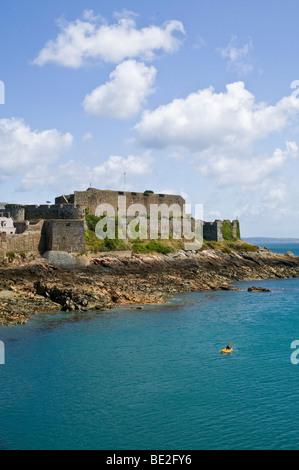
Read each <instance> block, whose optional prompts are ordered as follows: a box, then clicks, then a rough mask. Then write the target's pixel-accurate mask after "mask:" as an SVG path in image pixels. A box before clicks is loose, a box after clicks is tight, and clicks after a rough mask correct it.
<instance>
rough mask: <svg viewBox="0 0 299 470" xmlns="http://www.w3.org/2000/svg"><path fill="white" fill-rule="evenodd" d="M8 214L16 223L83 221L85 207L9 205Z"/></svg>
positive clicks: (67, 205) (68, 205)
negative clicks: (27, 221)
mask: <svg viewBox="0 0 299 470" xmlns="http://www.w3.org/2000/svg"><path fill="white" fill-rule="evenodd" d="M5 213H6V214H10V216H11V217H12V218H13V220H14V222H24V221H25V220H49V219H83V218H84V217H85V207H82V206H78V205H75V204H55V205H41V206H38V205H26V206H21V205H16V204H7V205H6V211H5Z"/></svg>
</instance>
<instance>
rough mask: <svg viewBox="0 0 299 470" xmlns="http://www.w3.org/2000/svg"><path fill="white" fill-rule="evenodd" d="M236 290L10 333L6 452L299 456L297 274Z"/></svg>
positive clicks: (4, 398) (3, 382) (43, 320)
mask: <svg viewBox="0 0 299 470" xmlns="http://www.w3.org/2000/svg"><path fill="white" fill-rule="evenodd" d="M269 248H271V249H273V250H274V249H275V250H276V251H280V252H286V251H293V252H294V254H298V255H299V245H296V246H290V245H288V246H282V245H280V246H279V247H274V246H271V247H270V246H269ZM251 285H256V286H261V287H265V288H268V289H271V290H272V293H249V292H247V288H248V287H249V286H251ZM237 286H238V287H239V288H240V289H241V291H227V292H208V293H204V292H200V293H192V294H184V295H178V296H176V297H175V298H173V299H171V300H170V301H169V303H167V304H165V305H163V306H144V307H143V309H142V310H137V309H135V308H132V307H126V308H118V309H116V310H113V311H109V312H104V313H95V312H88V313H84V314H65V313H62V312H54V313H53V312H52V313H51V314H46V315H45V314H43V315H36V316H34V317H33V318H32V320H31V321H30V322H29V323H28V324H27V325H25V326H15V327H2V328H0V340H1V341H2V342H3V343H4V346H5V365H0V422H1V426H0V450H15V449H17V450H81V449H82V450H90V449H93V450H98V449H99V450H118V451H121V450H165V449H167V450H169V451H170V450H180V451H182V450H204V449H213V450H219V449H224V450H226V449H227V450H228V449H229V450H231V449H233V450H237V449H241V450H245V449H257V450H258V449H267V450H270V449H275V450H280V449H292V450H299V406H298V384H299V365H297V362H299V361H298V360H296V359H297V358H299V352H298V355H297V353H296V351H297V350H298V346H297V349H294V348H295V347H296V343H295V341H299V308H298V306H299V279H284V280H269V281H255V282H254V283H253V282H252V281H251V282H239V283H237ZM231 341H232V346H233V349H234V351H233V353H232V354H230V355H222V354H221V352H220V351H221V349H222V348H224V347H225V346H226V345H227V344H228V343H229V342H231ZM298 344H299V343H298Z"/></svg>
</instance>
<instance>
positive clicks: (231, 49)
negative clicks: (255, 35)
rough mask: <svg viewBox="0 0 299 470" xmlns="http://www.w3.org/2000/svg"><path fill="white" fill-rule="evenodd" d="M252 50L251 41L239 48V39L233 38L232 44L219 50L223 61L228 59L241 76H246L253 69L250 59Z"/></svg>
mask: <svg viewBox="0 0 299 470" xmlns="http://www.w3.org/2000/svg"><path fill="white" fill-rule="evenodd" d="M252 49H253V44H252V40H251V39H250V40H249V42H248V43H246V44H244V45H243V46H239V45H238V39H237V37H236V36H233V37H232V38H231V40H230V43H229V44H228V45H227V46H226V47H224V48H219V49H218V52H219V54H220V55H221V57H222V58H223V59H228V61H229V65H230V66H231V67H232V68H234V70H236V71H237V72H238V73H239V74H240V75H246V74H248V73H249V72H251V70H252V69H253V65H252V63H251V58H250V52H251V51H252Z"/></svg>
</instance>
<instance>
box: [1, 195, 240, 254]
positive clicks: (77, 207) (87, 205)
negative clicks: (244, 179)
mask: <svg viewBox="0 0 299 470" xmlns="http://www.w3.org/2000/svg"><path fill="white" fill-rule="evenodd" d="M120 196H125V200H126V205H127V208H128V207H129V206H131V205H132V204H138V205H142V206H144V207H145V209H146V210H147V211H148V213H149V210H150V207H151V206H152V205H154V204H156V205H158V206H161V205H162V204H164V205H166V206H168V207H171V206H173V205H176V206H177V207H179V208H180V209H181V213H182V214H185V200H184V199H183V198H182V197H181V196H177V195H167V194H154V193H152V192H151V191H145V192H144V193H136V192H122V191H103V190H99V189H94V188H89V189H88V190H87V191H75V192H74V194H70V195H62V196H59V197H57V198H56V199H55V204H53V205H39V206H38V205H21V204H5V205H4V206H3V207H2V208H1V210H2V212H0V220H1V217H2V219H3V223H7V224H8V225H7V227H10V228H11V230H10V231H9V230H1V226H0V235H1V236H0V253H2V254H6V253H20V252H26V251H30V252H39V253H43V252H46V251H66V252H69V253H84V252H85V250H86V249H85V235H84V234H85V228H86V226H85V215H86V212H87V210H88V212H89V213H90V214H93V215H96V210H97V208H98V206H99V205H101V204H109V205H110V206H111V207H113V209H114V211H115V215H116V216H117V215H118V212H119V200H120ZM5 221H6V222H5ZM224 227H225V228H226V229H227V228H229V231H230V233H231V235H232V236H233V237H234V238H240V230H239V222H238V221H233V222H230V221H220V220H216V221H215V222H204V223H203V237H204V239H205V240H207V241H223V240H224V239H225V230H223V228H224Z"/></svg>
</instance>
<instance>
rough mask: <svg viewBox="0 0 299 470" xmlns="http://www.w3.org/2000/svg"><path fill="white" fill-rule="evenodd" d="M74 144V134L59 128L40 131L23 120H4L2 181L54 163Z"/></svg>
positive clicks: (0, 158) (0, 138) (1, 131)
mask: <svg viewBox="0 0 299 470" xmlns="http://www.w3.org/2000/svg"><path fill="white" fill-rule="evenodd" d="M72 143H73V136H72V135H71V134H70V133H67V134H62V133H61V132H59V131H58V130H57V129H50V130H46V131H37V130H32V129H31V128H30V126H28V125H27V124H26V123H25V122H24V120H22V119H17V118H11V119H0V173H1V178H2V179H6V178H8V177H12V176H16V175H18V174H21V173H24V172H25V171H27V170H28V169H29V168H30V167H32V166H35V165H37V164H40V163H49V162H53V161H55V160H56V159H57V157H58V156H59V155H61V154H62V153H63V152H65V151H66V150H67V149H69V148H70V146H71V145H72Z"/></svg>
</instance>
